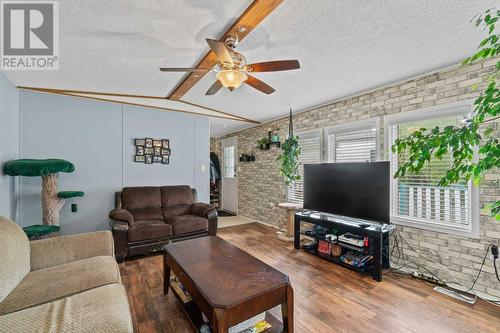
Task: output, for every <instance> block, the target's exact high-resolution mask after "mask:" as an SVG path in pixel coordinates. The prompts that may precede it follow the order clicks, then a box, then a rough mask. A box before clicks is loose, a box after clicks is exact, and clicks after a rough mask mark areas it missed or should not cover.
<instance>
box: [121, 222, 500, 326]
mask: <svg viewBox="0 0 500 333" xmlns="http://www.w3.org/2000/svg"><path fill="white" fill-rule="evenodd" d="M218 235H219V236H220V237H222V238H224V239H226V240H227V241H229V242H230V243H232V244H234V245H236V246H238V247H240V248H241V249H243V250H244V251H247V252H248V253H250V254H251V255H253V256H255V257H257V258H259V259H260V260H262V261H264V262H266V263H267V264H269V265H271V266H273V267H275V268H276V269H278V270H280V271H282V272H283V273H285V274H287V275H288V276H289V277H290V281H291V283H292V286H293V288H294V292H295V332H297V333H303V332H305V333H307V332H314V333H320V332H360V333H361V332H363V333H366V332H425V333H437V332H468V333H469V332H500V308H499V307H496V306H494V305H491V304H488V303H486V302H483V301H481V300H478V301H477V303H476V304H475V305H469V304H465V303H463V302H461V301H458V300H454V299H452V298H449V297H447V296H444V295H441V294H439V293H437V292H434V291H433V290H432V286H430V285H427V284H426V283H424V282H421V281H417V280H413V279H411V278H408V277H406V276H401V275H397V274H392V273H389V274H386V275H384V278H383V281H382V282H376V281H374V280H372V278H371V277H370V276H367V275H361V274H359V273H357V272H354V271H351V270H349V269H346V268H343V267H341V266H338V265H335V264H333V263H329V262H327V261H325V260H323V259H320V258H317V257H314V256H311V255H309V254H307V253H305V252H303V251H296V250H294V249H293V244H292V243H285V242H282V241H280V240H277V239H276V230H274V229H272V228H269V227H266V226H264V225H262V224H258V223H251V224H244V225H238V226H233V227H228V228H224V229H220V230H219V232H218ZM120 270H121V274H122V280H123V283H124V284H125V287H126V289H127V293H128V298H129V302H130V307H131V311H132V318H133V323H134V331H135V332H140V333H145V332H168V333H187V332H189V333H191V332H194V330H193V329H192V328H191V326H190V324H189V322H188V321H187V319H186V317H185V315H184V313H183V312H182V310H181V308H180V306H179V304H178V303H177V300H176V299H175V298H174V296H173V295H172V293H169V294H168V295H167V296H164V295H163V265H162V255H161V254H158V255H152V256H145V257H139V258H134V259H130V260H127V261H125V263H122V264H120ZM207 278H210V277H209V276H207ZM274 310H275V311H276V310H277V309H274Z"/></svg>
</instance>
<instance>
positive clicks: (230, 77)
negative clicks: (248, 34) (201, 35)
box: [160, 36, 300, 95]
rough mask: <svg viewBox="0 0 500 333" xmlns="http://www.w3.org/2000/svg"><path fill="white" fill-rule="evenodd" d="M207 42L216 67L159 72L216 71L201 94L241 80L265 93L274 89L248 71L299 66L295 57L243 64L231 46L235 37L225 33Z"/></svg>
mask: <svg viewBox="0 0 500 333" xmlns="http://www.w3.org/2000/svg"><path fill="white" fill-rule="evenodd" d="M206 41H207V43H208V46H209V47H210V49H211V50H212V51H213V52H214V53H215V55H216V56H217V65H218V67H219V68H218V69H211V68H166V67H163V68H160V70H161V71H162V72H195V73H196V72H198V73H203V74H205V73H207V72H210V71H213V72H215V73H217V74H216V77H217V81H215V83H214V84H212V86H211V87H210V88H209V89H208V90H207V92H206V93H205V95H214V94H215V93H217V92H218V91H219V90H220V89H221V88H222V87H226V88H227V89H229V90H231V91H233V90H234V89H236V88H238V87H239V86H240V85H241V84H242V83H243V82H244V83H246V84H248V85H249V86H251V87H253V88H255V89H257V90H259V91H261V92H263V93H265V94H268V95H269V94H272V93H273V92H274V91H275V90H274V89H273V87H271V86H270V85H268V84H266V83H264V82H262V81H261V80H259V79H256V78H255V77H253V76H250V75H248V74H249V73H258V72H277V71H287V70H291V69H298V68H300V64H299V61H298V60H277V61H266V62H258V63H255V64H249V65H248V64H247V63H246V59H245V57H244V56H243V55H242V54H241V53H239V52H236V51H235V50H234V49H235V48H236V46H237V45H238V37H237V36H228V37H226V39H225V40H224V43H223V42H220V41H218V40H214V39H208V38H207V40H206Z"/></svg>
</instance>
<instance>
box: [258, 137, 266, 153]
mask: <svg viewBox="0 0 500 333" xmlns="http://www.w3.org/2000/svg"><path fill="white" fill-rule="evenodd" d="M257 148H259V149H260V150H266V149H269V138H267V137H266V138H262V139H260V140H257Z"/></svg>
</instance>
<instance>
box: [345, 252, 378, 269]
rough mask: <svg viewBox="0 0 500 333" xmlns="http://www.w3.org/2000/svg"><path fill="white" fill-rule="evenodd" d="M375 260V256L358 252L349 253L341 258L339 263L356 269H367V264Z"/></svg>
mask: <svg viewBox="0 0 500 333" xmlns="http://www.w3.org/2000/svg"><path fill="white" fill-rule="evenodd" d="M372 259H373V256H371V255H369V254H365V253H361V252H358V251H348V252H346V253H345V254H343V255H341V256H340V257H339V261H340V262H343V263H344V264H348V265H350V266H354V267H356V268H363V267H366V264H367V263H369V262H370V261H371V260H372Z"/></svg>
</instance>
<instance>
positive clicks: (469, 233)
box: [391, 216, 479, 239]
mask: <svg viewBox="0 0 500 333" xmlns="http://www.w3.org/2000/svg"><path fill="white" fill-rule="evenodd" d="M391 222H392V223H394V224H396V225H403V226H406V227H412V228H416V229H422V230H428V231H435V232H439V233H443V234H449V235H453V236H461V237H467V238H474V239H479V226H477V227H476V228H474V226H466V227H458V226H450V225H447V224H439V223H432V224H431V223H429V222H424V221H419V220H417V219H412V218H405V217H401V216H391Z"/></svg>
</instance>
